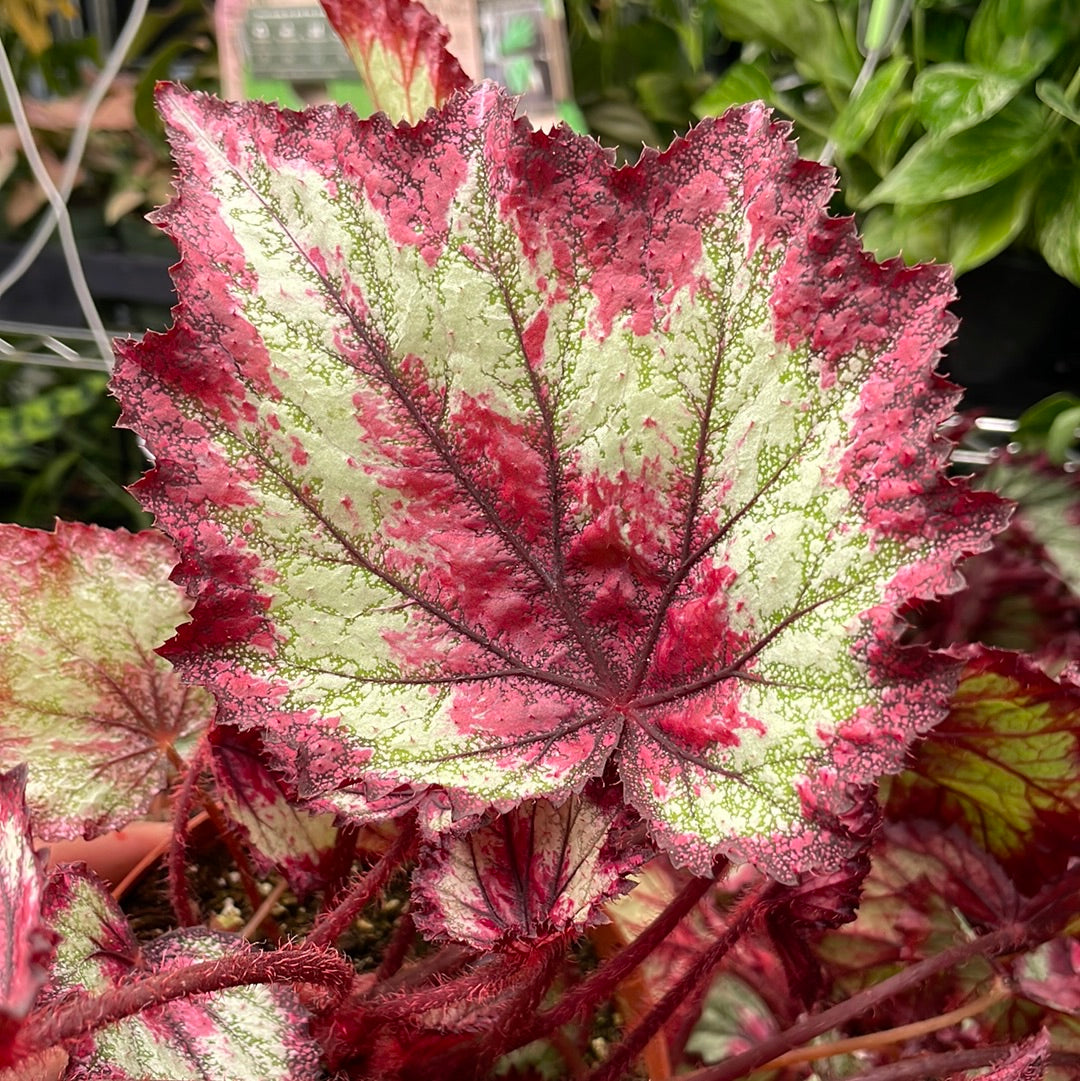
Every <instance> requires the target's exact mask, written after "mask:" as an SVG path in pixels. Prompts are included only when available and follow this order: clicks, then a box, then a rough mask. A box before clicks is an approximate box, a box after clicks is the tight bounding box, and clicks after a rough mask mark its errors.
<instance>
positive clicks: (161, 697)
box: [0, 521, 214, 841]
mask: <svg viewBox="0 0 1080 1081" xmlns="http://www.w3.org/2000/svg"><path fill="white" fill-rule="evenodd" d="M0 549H2V550H3V552H4V559H3V560H2V561H0V767H11V766H14V765H16V764H17V763H19V762H27V763H29V765H30V770H29V779H28V783H27V800H28V802H29V804H30V808H31V812H32V814H33V818H34V831H35V833H36V835H37V836H38V837H40V838H44V839H46V840H52V841H56V840H63V839H66V838H71V837H78V836H84V837H93V836H96V835H97V834H99V833H101V832H103V831H105V830H107V829H116V828H119V827H120V826H123V825H125V824H126V823H128V822H130V821H131V820H132V819H133V818H135V817H137V816H138V815H140V814H142V813H143V812H145V811H146V809H147V807H148V806H149V805H150V802H151V800H152V799H153V798H154V796H156V795H157V794H158V793H160V792H162V791H163V790H164V789H165V787H166V785H167V783H168V777H169V771H170V768H171V766H175V765H177V764H179V763H181V762H183V760H184V759H185V758H186V756H187V755H188V753H189V752H190V750H191V748H192V746H193V745H194V741H195V738H196V737H197V736H198V734H199V733H200V732H201V731H202V730H203V729H205V727H206V725H207V723H208V722H209V720H210V717H211V716H212V715H213V710H214V705H213V701H212V699H211V698H210V695H209V694H207V693H206V692H205V691H204V690H202V689H201V688H197V687H185V686H184V685H183V684H182V683H181V682H180V679H179V676H178V675H177V674H176V672H174V671H173V669H172V665H170V664H169V663H168V661H165V660H163V659H162V658H161V657H159V656H157V654H156V653H155V652H154V650H155V649H156V647H158V646H160V645H161V644H162V643H163V642H165V641H166V640H167V639H168V638H170V637H171V636H172V634H173V633H174V631H175V630H176V627H177V624H180V623H184V622H186V620H187V618H188V610H189V608H190V607H191V602H190V601H189V600H188V599H187V598H186V597H185V596H184V591H183V589H182V588H180V587H179V586H177V585H174V584H173V583H172V582H170V581H169V572H170V571H171V570H172V568H173V566H174V564H175V563H176V553H175V552H174V550H173V548H172V545H171V544H169V542H168V541H167V540H166V539H165V538H164V537H163V536H161V534H160V533H155V532H153V531H147V532H144V533H136V534H131V533H128V532H126V531H125V530H116V531H112V530H108V529H102V528H100V527H98V526H90V525H81V524H78V523H74V522H60V521H58V522H57V523H56V529H55V531H54V532H52V533H47V532H43V531H40V530H33V529H24V528H22V527H20V526H11V525H3V526H0ZM170 756H172V757H173V761H172V763H170Z"/></svg>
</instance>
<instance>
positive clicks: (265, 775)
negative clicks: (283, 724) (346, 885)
mask: <svg viewBox="0 0 1080 1081" xmlns="http://www.w3.org/2000/svg"><path fill="white" fill-rule="evenodd" d="M210 749H211V765H212V769H213V773H214V781H215V782H216V790H217V795H218V798H219V799H220V800H221V802H222V806H223V807H224V809H225V812H226V814H227V815H228V816H229V818H230V819H232V821H233V822H235V823H236V824H237V825H238V826H239V827H240V829H241V830H242V831H243V832H244V834H245V835H246V836H247V839H248V841H249V842H250V843H251V845H252V846H253V851H254V855H255V857H256V859H257V861H258V863H259V865H260V869H261V870H263V871H266V870H269V869H270V868H271V867H277V868H278V869H279V870H280V871H281V872H282V874H284V875H285V877H286V878H287V879H288V881H289V885H290V886H291V887H292V888H293V890H294V891H295V892H296V893H297V894H298V895H300V896H305V895H307V894H309V893H310V892H311V891H312V890H316V889H320V888H322V887H324V886H326V885H327V883H328V881H329V880H330V878H331V877H332V875H333V873H334V872H335V870H336V869H337V866H338V863H339V860H338V859H337V858H336V852H335V849H336V846H337V844H338V841H339V836H340V831H339V830H338V829H337V827H336V826H335V825H334V818H333V815H328V814H314V813H312V812H310V811H306V810H305V809H304V808H303V807H300V806H297V803H296V800H295V799H294V798H292V797H291V796H290V794H289V793H288V792H286V791H285V789H284V787H283V786H282V783H281V779H280V777H278V776H276V775H275V774H274V772H273V771H272V770H270V769H268V768H267V766H266V761H265V757H266V756H265V751H264V750H263V747H262V743H261V741H260V740H259V738H258V736H257V735H256V734H255V733H254V732H241V731H239V730H237V729H235V728H233V727H231V726H229V725H222V724H217V725H214V726H213V728H212V729H211V730H210Z"/></svg>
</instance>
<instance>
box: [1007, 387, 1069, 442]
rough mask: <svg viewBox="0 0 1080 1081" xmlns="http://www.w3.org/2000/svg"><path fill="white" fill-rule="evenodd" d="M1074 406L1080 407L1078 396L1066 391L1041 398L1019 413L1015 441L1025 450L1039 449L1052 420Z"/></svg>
mask: <svg viewBox="0 0 1080 1081" xmlns="http://www.w3.org/2000/svg"><path fill="white" fill-rule="evenodd" d="M1076 407H1080V397H1077V396H1076V395H1075V394H1069V393H1067V392H1066V391H1059V392H1058V393H1057V394H1051V395H1050V396H1049V397H1048V398H1043V399H1042V400H1041V401H1038V402H1036V403H1035V404H1034V405H1033V406H1031V407H1030V408H1028V409H1025V410H1024V412H1023V413H1021V414H1020V419H1019V421H1018V424H1019V427H1018V428H1017V429H1016V433H1015V438H1016V441H1017V442H1018V443H1022V444H1023V446H1024V449H1025V450H1031V451H1038V450H1041V449H1042V446H1043V441H1044V440H1045V438H1046V436H1047V433H1048V432H1049V431H1050V428H1051V427H1052V426H1053V423H1054V421H1055V420H1056V419H1057V418H1058V417H1059V416H1060V415H1061V414H1062V413H1065V412H1067V411H1069V410H1071V409H1074V408H1076Z"/></svg>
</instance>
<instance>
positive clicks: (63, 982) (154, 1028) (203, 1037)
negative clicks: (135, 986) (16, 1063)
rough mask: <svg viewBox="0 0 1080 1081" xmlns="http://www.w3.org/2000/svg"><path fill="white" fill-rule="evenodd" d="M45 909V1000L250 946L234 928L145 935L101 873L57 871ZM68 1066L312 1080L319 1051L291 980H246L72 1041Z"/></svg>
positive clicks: (123, 1073)
mask: <svg viewBox="0 0 1080 1081" xmlns="http://www.w3.org/2000/svg"><path fill="white" fill-rule="evenodd" d="M44 908H45V915H46V918H47V920H48V923H49V925H50V927H51V928H52V930H53V931H54V932H55V933H56V935H57V936H58V938H59V940H60V945H59V947H58V949H57V954H56V960H55V963H54V966H53V971H52V978H51V980H50V982H49V985H48V987H47V989H46V991H45V996H46V1000H47V1001H56V1002H59V1003H63V1002H65V1001H70V993H71V992H72V991H75V990H78V991H82V992H87V993H89V994H91V995H105V994H107V993H108V992H109V991H110V990H111V989H113V988H117V987H120V986H124V985H126V984H129V983H131V982H133V981H137V980H138V979H139V978H140V977H141V976H148V975H152V974H156V973H167V972H171V971H175V970H178V969H183V968H187V967H190V966H191V965H194V964H197V963H198V962H200V961H210V960H215V959H218V958H222V957H226V956H229V955H235V954H236V953H238V952H241V953H242V952H244V951H247V950H250V949H252V948H253V947H251V946H250V945H249V944H248V943H247V942H245V941H244V940H243V939H241V938H239V937H238V936H236V935H228V934H223V933H219V932H214V931H209V930H206V929H205V928H192V929H185V930H181V931H171V932H168V933H166V934H164V935H162V936H161V937H159V938H157V939H154V940H153V941H152V942H150V943H147V944H140V943H139V942H138V941H137V940H136V939H135V936H134V934H133V933H132V930H131V928H130V926H129V924H128V922H127V919H126V917H125V916H124V914H123V912H122V911H121V910H120V907H119V906H118V905H117V903H116V902H115V901H114V900H113V898H112V896H111V895H110V893H109V892H108V890H107V889H106V887H105V886H104V885H103V884H102V883H101V882H100V880H98V879H97V878H95V877H93V876H92V875H89V874H87V873H85V872H83V871H81V870H79V869H78V868H70V867H68V868H61V869H59V870H58V871H55V872H53V875H52V877H51V878H50V881H49V884H48V889H47V894H46V898H45V906H44ZM68 1051H69V1053H70V1066H69V1071H70V1072H69V1075H68V1076H70V1077H72V1078H79V1079H80V1081H91V1079H100V1081H106V1079H107V1081H128V1079H131V1081H135V1079H137V1078H145V1077H161V1078H202V1077H207V1078H209V1077H214V1078H219V1077H220V1078H226V1077H227V1078H229V1079H230V1081H265V1079H266V1078H271V1077H272V1078H274V1079H275V1081H278V1079H280V1081H318V1079H319V1078H321V1077H322V1071H321V1069H320V1066H319V1053H318V1049H317V1046H316V1044H315V1042H314V1040H313V1039H312V1038H311V1037H310V1035H309V1034H308V1031H307V1014H306V1012H305V1011H304V1009H303V1008H302V1006H301V1005H300V1003H299V1001H298V999H297V996H296V994H295V993H294V992H293V991H292V989H291V988H288V987H285V986H282V985H264V984H248V985H242V986H238V987H231V988H228V989H227V990H223V991H214V992H210V993H206V994H194V995H188V996H186V997H180V998H173V999H172V1000H171V1001H168V1002H164V1003H162V1004H160V1005H152V1006H149V1007H147V1008H145V1009H143V1010H141V1011H140V1012H138V1013H136V1014H133V1015H132V1016H129V1017H126V1018H124V1019H122V1020H120V1021H116V1022H113V1023H111V1024H106V1025H103V1026H101V1027H99V1028H96V1029H94V1030H93V1031H92V1032H88V1033H87V1034H85V1035H84V1036H82V1037H80V1038H78V1039H77V1040H74V1041H72V1042H71V1043H70V1044H69V1045H68Z"/></svg>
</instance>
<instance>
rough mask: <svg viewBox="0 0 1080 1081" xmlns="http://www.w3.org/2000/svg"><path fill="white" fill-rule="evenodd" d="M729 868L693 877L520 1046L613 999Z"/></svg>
mask: <svg viewBox="0 0 1080 1081" xmlns="http://www.w3.org/2000/svg"><path fill="white" fill-rule="evenodd" d="M726 865H727V864H726V861H723V862H722V863H718V865H717V868H716V875H715V876H714V877H713V878H692V879H691V880H690V881H689V882H688V883H687V884H686V885H685V886H684V887H683V889H682V891H681V892H680V893H678V894H677V895H676V896H675V897H674V898H673V899H672V901H671V903H670V904H669V905H668V906H667V908H665V909H664V911H663V912H661V913H660V915H659V916H657V917H656V919H654V920H653V921H652V923H650V924H649V926H648V927H646V928H645V930H644V931H642V932H641V934H640V935H638V937H637V938H635V939H634V941H633V942H631V943H630V944H629V945H628V946H627V947H626V948H625V949H623V950H620V951H619V952H618V953H617V954H616V955H615V956H614V957H613V958H612V959H611V960H610V961H608V962H607V963H606V964H604V965H601V966H600V968H598V969H597V970H596V971H595V972H594V973H592V975H590V976H589V977H588V978H587V979H585V980H582V982H581V983H580V984H578V985H577V986H576V987H572V988H570V989H569V990H568V991H567V992H566V994H565V995H563V997H562V998H561V999H560V1000H559V1002H557V1003H556V1004H555V1005H554V1006H552V1007H551V1008H550V1009H548V1010H545V1011H544V1012H543V1013H541V1014H540V1015H539V1016H538V1017H536V1018H535V1019H534V1020H533V1021H532V1023H531V1024H526V1025H525V1026H524V1027H523V1030H522V1033H521V1040H520V1044H519V1046H522V1045H524V1044H526V1043H529V1042H531V1041H532V1040H535V1039H538V1038H539V1037H540V1036H546V1035H547V1034H548V1033H549V1032H551V1031H552V1030H553V1029H556V1028H561V1027H562V1026H563V1025H565V1024H566V1023H567V1022H568V1021H571V1020H573V1018H574V1017H576V1016H577V1015H578V1014H584V1013H587V1012H588V1011H589V1010H591V1009H593V1008H594V1007H595V1006H596V1005H597V1003H600V1002H604V1001H606V1000H607V999H609V998H610V997H611V996H612V994H613V993H614V991H615V988H616V987H618V986H619V984H620V983H622V981H623V980H624V979H626V977H627V976H628V975H629V974H630V973H631V972H633V971H634V969H635V968H637V967H638V965H640V964H641V962H642V961H644V960H645V958H646V957H648V956H649V954H650V953H652V952H653V950H655V949H656V948H657V947H658V946H659V945H660V944H661V943H662V942H663V941H664V939H665V938H667V936H668V935H669V934H671V932H672V931H673V930H674V929H675V927H676V926H677V925H678V924H679V922H680V921H681V920H682V919H683V917H685V916H687V915H688V914H689V913H690V912H691V911H692V910H693V909H694V907H695V906H696V905H697V903H698V901H700V900H701V899H702V898H703V897H704V896H705V894H706V893H708V892H709V889H710V888H711V887H712V885H713V883H714V882H715V881H716V878H717V877H719V875H720V874H721V873H722V871H723V869H724V867H726Z"/></svg>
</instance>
